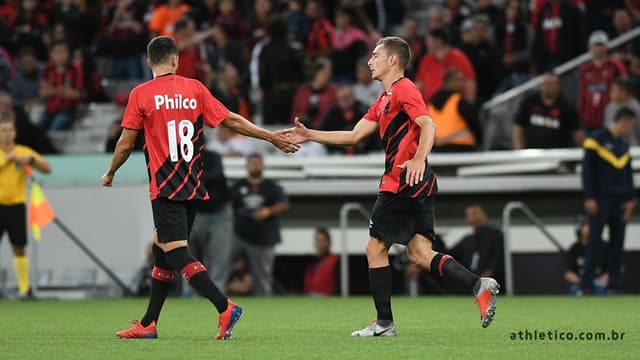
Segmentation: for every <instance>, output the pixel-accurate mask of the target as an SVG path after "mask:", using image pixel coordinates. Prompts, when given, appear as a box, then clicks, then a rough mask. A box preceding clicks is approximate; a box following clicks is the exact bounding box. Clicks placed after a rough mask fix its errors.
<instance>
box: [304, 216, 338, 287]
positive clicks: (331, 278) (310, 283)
mask: <svg viewBox="0 0 640 360" xmlns="http://www.w3.org/2000/svg"><path fill="white" fill-rule="evenodd" d="M313 241H314V246H315V248H316V257H315V258H314V259H313V260H312V261H311V263H310V264H309V265H307V269H306V270H305V272H304V293H305V294H306V295H315V296H331V295H335V294H336V293H337V292H338V287H339V284H340V271H339V268H338V262H339V261H340V257H339V256H338V255H336V254H332V253H331V235H330V234H329V231H328V230H327V229H325V228H317V229H316V232H315V234H314V238H313Z"/></svg>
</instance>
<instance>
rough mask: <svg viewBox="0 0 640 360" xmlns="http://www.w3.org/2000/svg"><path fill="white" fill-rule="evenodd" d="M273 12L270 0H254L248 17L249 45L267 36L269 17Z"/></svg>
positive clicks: (251, 45)
mask: <svg viewBox="0 0 640 360" xmlns="http://www.w3.org/2000/svg"><path fill="white" fill-rule="evenodd" d="M272 14H273V4H272V3H271V0H255V2H254V4H253V12H252V13H251V16H250V17H249V36H248V43H249V47H253V46H254V45H255V44H256V43H257V42H258V41H260V40H262V39H264V38H265V36H267V31H266V30H267V25H268V22H269V17H270V16H271V15H272Z"/></svg>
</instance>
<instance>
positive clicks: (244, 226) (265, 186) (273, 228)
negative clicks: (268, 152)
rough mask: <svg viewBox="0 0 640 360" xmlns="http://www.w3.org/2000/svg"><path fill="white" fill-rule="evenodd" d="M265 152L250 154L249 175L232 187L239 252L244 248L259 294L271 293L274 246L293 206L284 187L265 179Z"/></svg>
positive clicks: (236, 242)
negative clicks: (263, 154) (286, 215)
mask: <svg viewBox="0 0 640 360" xmlns="http://www.w3.org/2000/svg"><path fill="white" fill-rule="evenodd" d="M263 169H264V165H263V161H262V156H261V155H260V154H256V153H253V154H251V155H249V156H248V157H247V172H248V177H247V178H246V179H242V180H239V181H237V182H236V183H235V184H234V185H233V187H232V190H231V193H232V197H233V208H234V216H235V226H234V229H235V234H236V237H237V240H236V241H235V244H234V245H235V247H236V249H235V250H234V251H233V253H234V254H237V253H238V252H239V251H244V252H245V253H246V254H247V258H248V260H249V267H250V269H251V276H252V278H253V279H254V286H253V292H254V294H255V295H271V294H272V292H273V291H272V280H273V261H274V258H275V252H274V247H275V245H276V244H278V243H279V242H280V215H281V214H283V213H285V212H287V211H288V210H289V203H288V201H287V197H286V195H285V193H284V190H283V189H282V187H280V185H278V183H276V182H275V181H273V180H269V179H265V178H264V177H263V175H262V172H263Z"/></svg>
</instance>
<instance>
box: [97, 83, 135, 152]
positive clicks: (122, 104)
mask: <svg viewBox="0 0 640 360" xmlns="http://www.w3.org/2000/svg"><path fill="white" fill-rule="evenodd" d="M128 102H129V93H127V92H122V93H119V94H117V95H116V96H114V98H113V103H114V105H115V106H116V110H117V112H118V117H116V118H115V119H114V120H113V123H112V124H111V128H109V136H108V137H107V143H106V144H105V151H106V152H108V153H113V152H114V150H115V148H116V144H117V143H118V140H119V139H120V135H122V127H121V126H120V125H121V124H122V117H123V116H124V111H125V109H126V108H127V103H128ZM143 148H144V136H138V137H137V138H136V142H135V145H134V147H133V151H142V149H143Z"/></svg>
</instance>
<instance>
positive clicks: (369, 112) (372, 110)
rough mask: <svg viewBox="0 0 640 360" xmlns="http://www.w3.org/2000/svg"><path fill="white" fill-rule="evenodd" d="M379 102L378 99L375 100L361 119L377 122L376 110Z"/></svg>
mask: <svg viewBox="0 0 640 360" xmlns="http://www.w3.org/2000/svg"><path fill="white" fill-rule="evenodd" d="M379 102H380V98H377V99H376V101H374V102H373V104H372V105H371V107H370V108H369V110H367V113H366V114H364V116H363V118H364V119H367V120H369V121H373V122H378V114H377V111H376V109H377V108H378V103H379Z"/></svg>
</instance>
